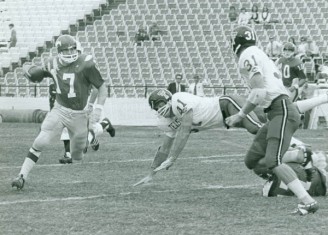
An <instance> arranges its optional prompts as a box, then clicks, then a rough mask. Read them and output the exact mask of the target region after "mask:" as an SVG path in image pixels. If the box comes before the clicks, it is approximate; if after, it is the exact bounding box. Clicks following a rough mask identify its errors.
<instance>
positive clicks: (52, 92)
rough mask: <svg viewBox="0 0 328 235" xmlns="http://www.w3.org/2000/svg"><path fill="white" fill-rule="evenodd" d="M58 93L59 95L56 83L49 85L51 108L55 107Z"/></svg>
mask: <svg viewBox="0 0 328 235" xmlns="http://www.w3.org/2000/svg"><path fill="white" fill-rule="evenodd" d="M56 95H57V92H56V85H55V84H54V83H53V84H50V86H49V105H50V110H51V109H52V108H53V107H54V104H55V100H56Z"/></svg>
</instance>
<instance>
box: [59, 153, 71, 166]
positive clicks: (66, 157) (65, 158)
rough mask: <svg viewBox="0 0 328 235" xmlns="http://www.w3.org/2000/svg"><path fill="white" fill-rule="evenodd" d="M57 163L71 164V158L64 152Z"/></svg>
mask: <svg viewBox="0 0 328 235" xmlns="http://www.w3.org/2000/svg"><path fill="white" fill-rule="evenodd" d="M59 163H60V164H72V163H73V160H72V158H71V157H68V156H67V155H66V154H65V155H64V157H62V158H60V159H59Z"/></svg>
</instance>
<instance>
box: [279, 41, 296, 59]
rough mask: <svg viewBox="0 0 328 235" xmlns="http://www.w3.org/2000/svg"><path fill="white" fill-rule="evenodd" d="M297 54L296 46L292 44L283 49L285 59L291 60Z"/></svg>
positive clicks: (287, 43)
mask: <svg viewBox="0 0 328 235" xmlns="http://www.w3.org/2000/svg"><path fill="white" fill-rule="evenodd" d="M295 53H296V46H295V45H294V44H293V43H291V42H286V43H285V44H284V46H283V48H282V55H283V57H285V58H291V57H293V56H294V55H295Z"/></svg>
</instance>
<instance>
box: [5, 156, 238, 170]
mask: <svg viewBox="0 0 328 235" xmlns="http://www.w3.org/2000/svg"><path fill="white" fill-rule="evenodd" d="M241 156H244V155H243V154H231V155H213V156H199V157H182V158H179V159H181V160H190V159H211V158H231V157H241ZM148 161H153V158H144V159H130V160H117V161H107V162H83V163H75V165H77V164H83V165H87V164H107V163H128V162H148ZM73 164H74V163H73ZM57 166H58V167H59V166H60V167H63V166H65V165H64V164H41V165H38V164H36V165H35V166H34V167H36V168H38V167H57ZM17 168H21V166H3V167H0V170H2V169H17Z"/></svg>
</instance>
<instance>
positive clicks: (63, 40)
mask: <svg viewBox="0 0 328 235" xmlns="http://www.w3.org/2000/svg"><path fill="white" fill-rule="evenodd" d="M55 46H56V47H57V51H58V55H57V56H55V57H50V58H49V60H48V63H47V66H46V67H44V68H40V67H37V66H31V67H30V68H29V69H28V70H27V71H26V72H25V74H24V75H25V76H26V77H27V78H28V79H29V80H31V81H33V82H40V81H42V79H43V78H45V77H52V78H53V81H54V83H55V84H56V102H55V104H54V107H53V108H52V109H51V111H50V112H49V113H48V114H47V116H46V118H45V120H44V121H43V123H42V125H41V131H40V133H39V134H38V136H37V137H36V139H35V140H34V142H33V144H32V146H31V148H30V149H29V151H28V153H27V156H26V157H25V160H24V163H23V165H22V167H21V170H20V172H19V175H18V177H17V178H16V179H15V180H14V181H13V182H12V184H11V185H12V187H16V188H17V189H22V188H23V187H24V183H25V180H26V179H27V177H28V174H29V172H30V171H31V170H32V168H33V167H34V165H35V163H36V162H37V161H38V159H39V157H40V155H41V152H42V151H43V150H44V149H45V148H46V147H47V146H48V145H50V144H51V143H52V141H54V140H55V139H56V138H58V136H59V135H60V133H61V132H62V130H63V128H64V127H66V128H67V130H68V133H69V135H70V152H71V155H72V158H73V160H82V158H83V149H84V148H85V146H86V143H87V135H88V121H89V118H88V115H87V111H86V110H84V107H86V105H87V102H88V91H89V88H90V87H91V86H94V87H95V88H97V89H98V95H97V104H95V108H94V110H93V111H92V114H91V118H90V121H91V125H93V124H94V123H96V122H99V120H100V115H101V112H102V110H103V108H104V103H105V101H106V98H107V88H106V85H105V81H104V79H103V78H102V76H101V74H100V72H99V70H98V68H97V67H96V64H95V62H94V60H93V58H92V56H91V55H84V54H80V55H79V53H78V51H77V49H76V46H77V44H76V40H75V39H74V38H73V37H72V36H70V35H62V36H59V37H58V39H57V40H56V43H55Z"/></svg>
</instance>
